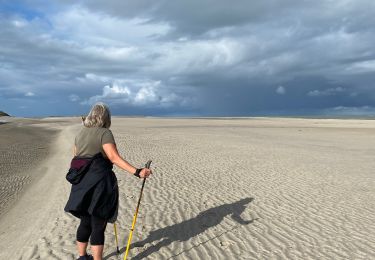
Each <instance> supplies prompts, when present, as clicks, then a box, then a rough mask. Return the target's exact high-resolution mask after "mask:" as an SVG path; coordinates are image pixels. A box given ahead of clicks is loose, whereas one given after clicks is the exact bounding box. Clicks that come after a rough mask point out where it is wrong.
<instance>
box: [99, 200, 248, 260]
mask: <svg viewBox="0 0 375 260" xmlns="http://www.w3.org/2000/svg"><path fill="white" fill-rule="evenodd" d="M253 200H254V198H245V199H241V200H239V201H236V202H233V203H228V204H223V205H221V206H217V207H214V208H210V209H208V210H205V211H202V212H201V213H199V214H198V215H197V216H196V217H194V218H191V219H189V220H185V221H183V222H180V223H177V224H174V225H171V226H168V227H164V228H161V229H158V230H155V231H151V232H150V234H149V236H148V237H147V238H146V239H144V240H143V241H139V242H136V243H134V244H132V247H143V246H145V245H146V244H151V243H152V246H150V247H148V248H146V250H144V251H142V252H140V253H139V254H138V255H136V256H134V257H133V258H132V259H144V258H146V257H147V256H149V255H151V254H152V253H154V252H157V251H159V250H160V248H162V247H165V246H168V245H170V244H171V243H172V242H175V241H180V242H183V241H187V240H189V239H190V238H192V237H195V236H197V235H199V234H201V233H203V232H204V231H206V230H207V229H209V228H212V227H214V226H216V225H218V224H220V222H221V221H222V220H223V219H224V217H226V216H229V215H230V216H231V218H232V219H233V220H235V221H236V222H237V223H238V224H241V225H247V224H250V223H252V222H253V221H254V219H252V220H244V219H242V218H241V213H242V212H243V211H244V210H245V209H246V206H247V204H249V203H250V202H252V201H253ZM159 240H160V241H159ZM156 241H159V242H156ZM153 242H154V243H153ZM155 242H156V244H155ZM124 251H125V247H124V248H122V249H121V250H120V252H121V253H123V252H124ZM115 254H116V253H111V254H110V255H107V256H106V257H105V258H104V259H109V258H110V257H111V256H113V255H115Z"/></svg>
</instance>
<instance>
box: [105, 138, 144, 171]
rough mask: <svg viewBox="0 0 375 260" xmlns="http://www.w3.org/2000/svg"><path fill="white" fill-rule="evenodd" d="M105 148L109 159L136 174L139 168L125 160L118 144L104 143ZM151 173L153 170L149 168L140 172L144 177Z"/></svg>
mask: <svg viewBox="0 0 375 260" xmlns="http://www.w3.org/2000/svg"><path fill="white" fill-rule="evenodd" d="M103 150H104V152H105V154H106V155H107V157H108V159H109V160H110V161H111V162H112V163H113V164H115V165H116V166H118V167H120V168H121V169H123V170H125V171H127V172H129V173H131V174H134V173H135V171H136V170H137V168H135V167H134V166H132V165H131V164H130V163H128V162H127V161H125V160H124V159H123V158H122V157H121V156H120V154H119V153H118V151H117V147H116V144H112V143H108V144H103ZM150 174H151V171H150V170H149V169H143V170H142V171H141V173H140V176H141V177H142V178H144V177H148V176H149V175H150Z"/></svg>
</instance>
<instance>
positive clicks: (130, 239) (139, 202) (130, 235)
mask: <svg viewBox="0 0 375 260" xmlns="http://www.w3.org/2000/svg"><path fill="white" fill-rule="evenodd" d="M150 165H151V160H149V161H148V162H147V163H146V168H147V169H150ZM145 183H146V178H145V179H143V182H142V188H141V192H140V194H139V199H138V203H137V208H136V209H135V213H134V217H133V223H132V227H131V229H130V234H129V238H128V244H127V245H126V251H125V255H124V260H126V258H127V257H128V254H129V250H130V243H131V241H132V237H133V231H134V227H135V222H137V216H138V210H139V205H141V200H142V194H143V188H144V187H145Z"/></svg>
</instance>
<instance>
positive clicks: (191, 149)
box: [0, 117, 375, 259]
mask: <svg viewBox="0 0 375 260" xmlns="http://www.w3.org/2000/svg"><path fill="white" fill-rule="evenodd" d="M38 125H39V127H45V128H48V129H55V130H57V129H59V131H60V132H59V133H58V135H57V136H56V137H55V139H54V141H53V142H52V145H51V150H50V152H49V153H48V156H46V158H45V160H43V162H41V163H40V164H38V165H36V166H35V167H31V168H30V172H34V171H40V170H41V169H43V174H40V178H39V179H38V180H37V181H35V182H33V183H32V184H30V185H29V187H28V188H27V190H26V191H24V193H23V195H22V196H21V197H20V198H18V199H17V202H16V203H15V205H14V206H13V207H12V208H11V209H9V210H8V211H7V212H6V213H5V214H3V217H2V218H1V219H0V230H1V233H0V241H2V242H1V244H0V259H75V257H76V256H77V254H76V248H75V231H76V227H77V224H78V221H77V219H76V218H74V217H72V216H71V215H69V214H66V213H64V211H63V207H64V205H65V202H66V200H67V198H68V195H69V189H70V185H69V183H67V182H66V180H65V172H66V170H67V167H68V165H69V161H70V159H71V156H72V155H71V146H72V144H73V139H74V136H75V134H76V132H77V131H78V129H79V128H80V127H81V125H80V119H79V118H70V119H62V118H59V119H58V121H57V119H56V121H55V122H54V120H51V119H49V120H44V121H43V122H40V123H38ZM112 125H113V126H112V128H111V129H112V131H113V133H114V136H115V139H116V141H117V144H118V148H119V151H120V153H121V154H122V155H123V156H124V158H126V159H127V160H128V161H129V162H131V163H132V164H134V165H136V166H142V164H144V163H145V162H146V161H147V160H148V159H152V160H153V164H152V168H153V171H154V176H152V177H151V178H150V179H149V180H147V182H146V186H145V192H144V197H143V200H142V204H141V209H140V212H139V217H138V222H137V225H136V230H135V233H134V235H133V247H132V249H131V251H130V254H129V256H130V259H373V258H375V249H374V246H373V241H375V226H374V225H373V216H374V213H375V190H374V187H375V175H374V174H373V169H374V166H375V165H374V160H373V158H372V156H373V154H374V147H375V143H374V142H375V141H374V138H372V137H373V132H374V129H375V122H374V121H372V120H337V119H335V120H334V119H283V118H272V119H270V118H248V119H235V118H234V119H230V120H228V119H226V120H220V119H210V120H204V119H165V118H164V119H162V118H121V117H115V118H113V121H112ZM115 172H116V174H117V176H118V180H119V188H120V208H119V218H118V221H117V225H118V231H119V232H118V233H119V241H120V249H121V256H117V255H116V252H115V237H114V232H113V226H112V225H111V224H109V225H108V227H107V230H106V242H105V254H104V255H105V258H104V259H122V258H121V257H122V256H123V253H124V250H125V248H124V247H125V245H126V241H127V237H128V234H129V228H130V225H131V221H132V215H133V213H134V209H135V206H136V203H137V199H138V195H139V191H140V185H141V181H140V180H139V179H137V178H134V177H132V176H130V175H129V174H127V173H126V172H124V171H121V170H119V169H117V168H115Z"/></svg>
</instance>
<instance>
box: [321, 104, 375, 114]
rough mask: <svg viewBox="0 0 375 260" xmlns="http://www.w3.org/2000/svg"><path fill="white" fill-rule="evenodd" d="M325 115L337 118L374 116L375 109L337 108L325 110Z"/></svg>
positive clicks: (368, 107)
mask: <svg viewBox="0 0 375 260" xmlns="http://www.w3.org/2000/svg"><path fill="white" fill-rule="evenodd" d="M324 114H327V115H337V116H374V115H375V107H372V106H360V107H345V106H337V107H333V108H328V109H325V110H324Z"/></svg>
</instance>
